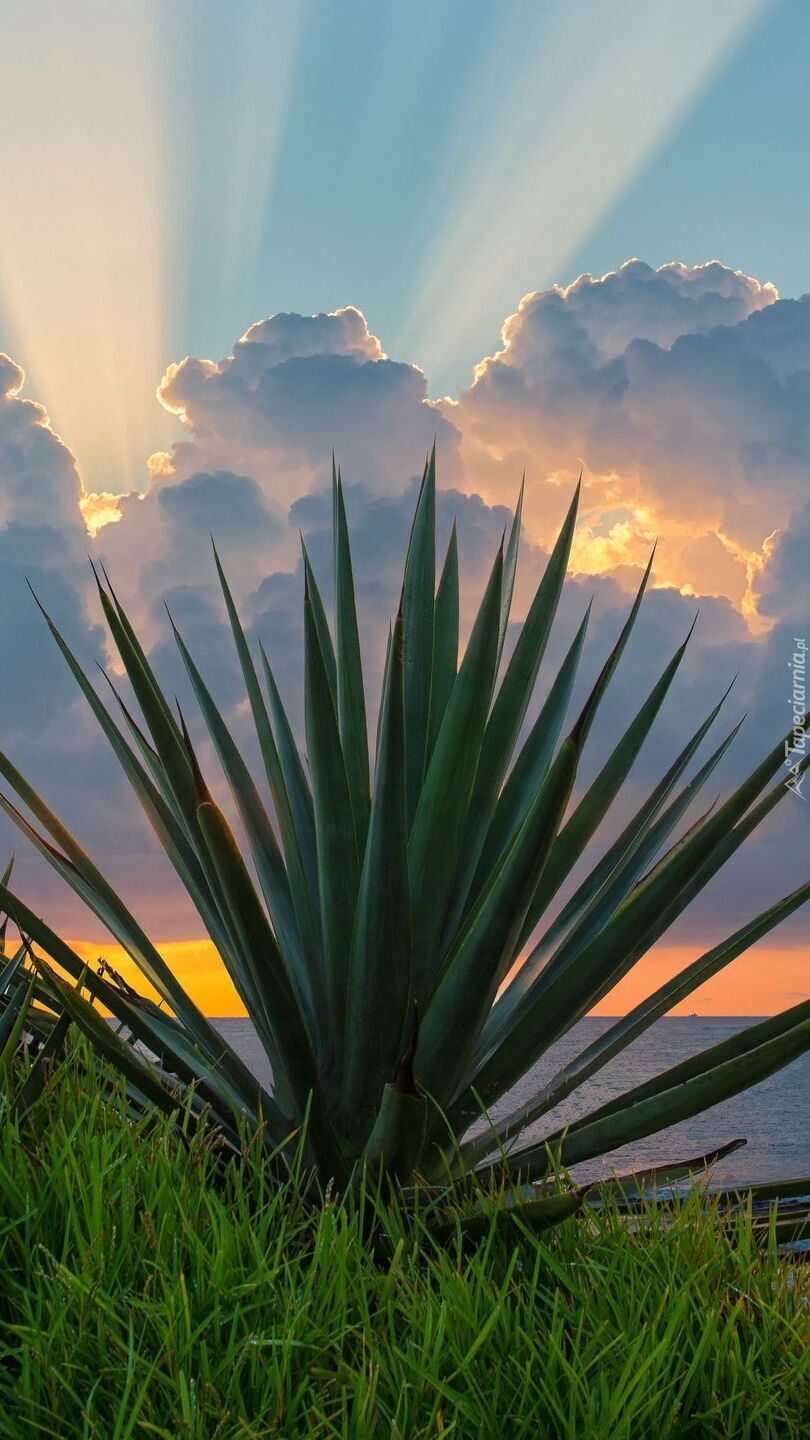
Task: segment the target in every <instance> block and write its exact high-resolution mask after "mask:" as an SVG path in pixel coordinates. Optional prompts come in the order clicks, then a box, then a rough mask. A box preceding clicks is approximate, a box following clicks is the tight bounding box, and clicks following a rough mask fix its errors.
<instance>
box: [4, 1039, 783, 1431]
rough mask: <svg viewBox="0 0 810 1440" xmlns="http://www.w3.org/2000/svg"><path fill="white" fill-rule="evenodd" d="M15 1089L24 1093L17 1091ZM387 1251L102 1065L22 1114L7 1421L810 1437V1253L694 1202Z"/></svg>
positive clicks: (8, 1196) (7, 1215) (11, 1185)
mask: <svg viewBox="0 0 810 1440" xmlns="http://www.w3.org/2000/svg"><path fill="white" fill-rule="evenodd" d="M0 1106H2V1101H0ZM386 1227H387V1242H388V1245H387V1258H385V1259H383V1260H381V1259H380V1255H379V1254H378V1255H377V1256H376V1258H375V1256H373V1255H372V1254H371V1253H370V1251H369V1247H368V1246H367V1245H366V1244H364V1242H363V1238H362V1233H361V1225H360V1221H359V1219H358V1217H357V1216H356V1215H349V1214H347V1213H346V1212H345V1211H344V1210H343V1209H342V1208H341V1207H340V1206H338V1205H336V1204H334V1203H325V1204H324V1205H322V1206H321V1207H320V1208H319V1209H318V1210H317V1212H316V1213H315V1214H313V1212H312V1210H311V1209H309V1208H307V1206H306V1204H305V1203H304V1201H303V1200H302V1198H301V1196H300V1194H299V1193H298V1191H297V1188H296V1186H295V1185H293V1184H292V1183H290V1184H288V1185H286V1186H285V1187H284V1188H283V1190H281V1191H280V1190H279V1189H278V1188H277V1187H276V1186H275V1185H273V1184H272V1183H271V1182H270V1180H269V1178H268V1176H267V1175H266V1173H263V1171H262V1168H261V1166H260V1164H259V1162H258V1160H257V1158H256V1157H255V1156H252V1157H251V1156H248V1158H247V1160H246V1161H245V1163H244V1164H243V1165H241V1166H239V1165H232V1166H230V1167H229V1168H228V1170H227V1172H226V1173H225V1174H224V1175H223V1173H222V1169H221V1166H220V1165H219V1164H218V1163H217V1161H216V1159H215V1157H214V1155H213V1154H212V1153H211V1150H210V1147H208V1146H206V1145H205V1144H202V1143H200V1142H199V1141H196V1142H192V1143H191V1146H190V1148H189V1147H187V1146H186V1145H185V1144H184V1143H182V1141H181V1139H180V1137H179V1135H178V1131H177V1127H176V1126H175V1125H173V1124H171V1123H167V1122H164V1121H162V1120H159V1121H157V1122H155V1123H152V1124H145V1123H133V1122H132V1121H131V1120H129V1119H127V1118H126V1117H125V1115H124V1113H123V1110H122V1107H121V1106H120V1105H118V1104H117V1103H116V1102H112V1103H102V1101H101V1100H100V1099H99V1096H98V1091H97V1082H96V1078H95V1076H94V1075H93V1073H92V1070H91V1068H90V1065H89V1062H87V1061H86V1060H83V1061H80V1062H76V1063H72V1064H71V1065H69V1066H68V1067H66V1069H64V1070H63V1072H62V1073H61V1075H59V1076H56V1077H54V1079H53V1081H52V1083H51V1085H50V1086H49V1089H48V1091H47V1093H46V1094H45V1096H44V1097H43V1099H42V1100H41V1101H40V1102H39V1103H38V1104H37V1106H36V1108H35V1110H34V1111H33V1112H32V1114H31V1115H29V1116H28V1117H27V1119H26V1120H25V1121H24V1122H19V1121H18V1120H17V1119H16V1118H15V1117H14V1116H10V1115H8V1114H7V1113H5V1111H4V1112H3V1113H2V1119H0V1359H1V1360H2V1363H1V1364H0V1434H1V1435H2V1436H3V1437H13V1440H28V1437H35V1436H38V1435H48V1436H50V1437H52V1440H72V1437H82V1440H130V1437H131V1440H138V1437H149V1436H153V1437H154V1436H158V1437H164V1440H186V1437H188V1440H214V1437H216V1440H237V1437H240V1440H246V1437H255V1440H259V1437H262V1440H263V1437H268V1436H280V1437H284V1440H299V1437H300V1440H304V1437H306V1440H321V1437H324V1440H325V1437H341V1440H349V1437H358V1440H360V1437H372V1436H373V1437H378V1436H379V1437H386V1440H387V1437H409V1440H410V1437H413V1440H416V1437H427V1436H443V1437H448V1436H453V1437H459V1440H460V1437H476V1440H477V1437H481V1440H490V1437H492V1440H495V1437H500V1436H503V1437H508V1440H523V1437H526V1440H546V1437H557V1436H564V1437H567V1440H583V1437H591V1436H593V1437H599V1440H644V1437H646V1436H650V1437H655V1440H667V1437H675V1436H677V1437H681V1436H695V1437H714V1436H717V1437H721V1436H722V1437H730V1436H733V1437H736V1436H751V1437H753V1436H773V1437H779V1440H785V1437H790V1436H806V1435H808V1434H810V1304H809V1303H808V1301H809V1300H810V1266H801V1265H799V1266H797V1267H795V1269H793V1270H791V1268H790V1267H789V1265H788V1264H787V1263H786V1262H785V1261H784V1260H782V1259H780V1258H779V1257H778V1256H777V1255H776V1254H775V1253H774V1251H773V1250H772V1249H771V1250H763V1249H761V1248H759V1247H758V1246H757V1245H755V1244H754V1243H753V1241H752V1238H751V1231H750V1224H749V1223H748V1222H747V1221H746V1220H745V1219H741V1220H740V1222H739V1224H738V1226H737V1231H736V1233H735V1234H734V1236H729V1235H728V1234H727V1233H726V1232H725V1231H724V1230H723V1228H722V1226H721V1224H720V1223H719V1221H718V1219H717V1217H716V1215H715V1214H714V1213H713V1212H712V1210H711V1207H708V1208H707V1206H706V1205H705V1203H704V1204H703V1205H702V1206H701V1204H700V1200H699V1197H693V1198H692V1199H690V1200H689V1201H687V1202H685V1203H683V1204H682V1205H680V1206H679V1207H678V1208H676V1209H675V1210H674V1211H671V1210H667V1211H665V1210H663V1209H656V1208H654V1207H650V1208H649V1210H648V1211H647V1212H646V1213H645V1214H644V1215H643V1216H642V1217H641V1219H640V1222H639V1224H638V1225H637V1226H635V1227H632V1228H631V1227H629V1226H628V1225H627V1224H626V1223H625V1222H623V1221H622V1220H620V1219H619V1218H618V1217H617V1215H616V1213H615V1211H613V1210H608V1211H606V1212H605V1213H602V1214H599V1215H597V1214H593V1213H589V1214H587V1215H585V1216H583V1217H580V1218H577V1219H575V1220H569V1221H567V1222H566V1223H565V1224H564V1225H562V1226H560V1227H558V1228H557V1229H556V1230H554V1231H549V1232H546V1233H545V1234H543V1235H541V1236H536V1235H532V1234H531V1233H529V1232H528V1231H526V1230H524V1229H523V1228H522V1227H521V1225H520V1222H519V1221H518V1222H516V1223H515V1225H513V1226H510V1227H509V1230H508V1231H505V1230H498V1231H497V1232H495V1231H493V1233H492V1234H491V1235H490V1236H489V1238H488V1239H486V1240H485V1241H483V1242H481V1243H480V1244H479V1245H478V1246H477V1247H476V1248H475V1249H474V1250H473V1251H471V1252H464V1251H462V1249H461V1247H460V1246H459V1245H457V1244H455V1243H453V1244H451V1245H450V1246H449V1247H448V1248H447V1249H446V1250H444V1251H441V1250H439V1249H437V1248H436V1247H435V1246H434V1245H432V1244H431V1243H429V1242H426V1241H425V1238H424V1235H423V1234H422V1233H421V1232H420V1228H419V1225H418V1223H417V1222H416V1221H415V1220H414V1219H413V1217H412V1216H410V1217H409V1216H408V1215H407V1214H403V1213H402V1212H401V1211H399V1212H397V1213H394V1212H391V1213H390V1214H389V1215H388V1218H387V1220H386Z"/></svg>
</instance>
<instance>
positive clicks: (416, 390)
mask: <svg viewBox="0 0 810 1440" xmlns="http://www.w3.org/2000/svg"><path fill="white" fill-rule="evenodd" d="M159 395H160V399H161V401H162V403H163V405H164V406H166V408H167V409H169V410H171V411H173V412H174V413H175V414H176V415H177V416H178V417H179V419H180V420H181V421H182V424H183V426H184V428H185V430H186V434H187V437H188V438H187V439H186V440H185V441H183V442H181V443H180V444H178V445H177V446H175V448H174V451H173V452H172V456H171V463H170V466H169V465H167V464H166V463H165V461H161V462H159V466H158V469H159V473H160V476H161V478H162V479H163V480H164V481H165V480H166V479H176V478H177V477H178V476H179V477H182V476H184V475H187V474H189V473H190V472H191V471H196V470H199V469H201V468H203V467H204V468H206V469H212V468H228V469H232V470H237V471H239V472H240V473H245V474H250V475H252V476H253V477H254V478H255V479H256V480H257V481H258V483H259V484H260V485H261V486H262V488H263V490H264V491H265V493H266V494H267V495H268V496H270V497H272V498H273V499H277V500H281V501H286V502H287V503H288V504H289V503H290V502H291V501H292V500H294V499H295V498H296V497H297V496H298V495H300V494H303V493H305V492H306V491H307V490H309V489H311V488H313V486H315V485H317V484H318V483H321V482H322V481H323V479H324V478H325V475H326V473H327V466H328V463H329V455H330V452H331V451H332V449H335V450H336V451H337V453H338V454H339V455H340V457H341V462H342V464H343V467H344V470H345V472H346V474H347V476H350V477H351V479H352V480H353V481H354V482H356V483H358V484H364V485H367V486H369V488H370V489H372V490H373V491H374V492H377V493H378V492H379V491H381V490H382V491H383V492H385V491H387V492H388V493H394V494H395V493H397V492H398V491H399V490H400V489H401V488H402V485H403V483H404V482H405V481H407V479H408V478H409V476H410V475H411V474H412V472H413V468H414V464H416V465H418V464H419V459H418V457H419V456H420V454H424V452H425V451H426V450H427V449H428V447H429V446H430V444H431V442H432V440H433V437H434V435H436V434H438V437H439V439H440V442H441V444H442V448H443V453H444V454H445V471H446V473H447V474H448V478H452V477H453V472H454V469H455V445H456V442H457V436H456V433H455V430H454V428H453V426H452V424H451V422H450V421H448V420H447V419H445V418H444V417H443V416H442V415H440V414H438V413H437V412H436V411H435V410H434V409H433V407H432V406H431V405H430V404H429V403H428V400H427V382H426V380H425V376H424V374H423V373H422V371H421V370H420V369H418V367H417V366H415V365H404V364H401V363H399V362H396V361H393V360H389V359H388V358H387V357H386V356H385V355H384V354H383V351H382V348H381V346H380V342H379V340H378V339H377V338H376V336H374V335H372V334H371V333H370V331H369V329H368V326H367V324H366V321H365V319H364V317H363V316H362V315H361V313H360V311H359V310H356V309H354V308H353V307H348V308H346V309H343V310H338V311H336V312H334V313H333V314H330V315H311V316H304V315H273V316H271V317H270V319H268V320H263V321H262V322H261V323H260V324H257V325H253V326H251V328H250V329H249V330H248V331H247V332H246V334H245V335H243V336H242V338H241V340H239V341H237V343H236V345H235V346H234V350H233V354H232V355H229V356H227V357H226V358H225V359H224V360H221V361H219V363H215V362H214V361H211V360H194V359H186V360H183V361H181V363H180V364H179V365H171V366H170V367H169V369H168V370H167V372H166V375H165V376H164V378H163V381H162V382H161V385H160V390H159Z"/></svg>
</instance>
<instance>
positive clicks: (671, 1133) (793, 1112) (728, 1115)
mask: <svg viewBox="0 0 810 1440" xmlns="http://www.w3.org/2000/svg"><path fill="white" fill-rule="evenodd" d="M214 1023H215V1024H216V1026H217V1028H218V1029H219V1030H220V1031H221V1032H222V1034H223V1035H224V1036H225V1037H226V1038H227V1040H228V1041H229V1042H230V1044H231V1045H232V1046H233V1048H234V1049H235V1050H236V1051H237V1052H238V1053H239V1054H240V1055H241V1056H242V1058H243V1059H244V1061H245V1063H246V1064H247V1065H249V1066H250V1068H251V1070H253V1072H254V1073H255V1074H256V1076H257V1078H259V1079H260V1080H262V1081H263V1082H264V1083H265V1084H268V1083H269V1081H270V1078H271V1077H270V1070H269V1067H268V1065H267V1060H266V1058H265V1056H264V1052H263V1051H262V1048H261V1046H260V1044H259V1042H258V1040H257V1038H256V1033H255V1031H254V1029H253V1026H252V1025H251V1023H250V1021H249V1020H243V1019H226V1020H216V1021H215V1022H214ZM611 1023H612V1022H611V1021H610V1020H609V1019H607V1018H603V1017H600V1018H599V1019H587V1020H581V1021H580V1022H579V1024H578V1025H576V1026H575V1027H574V1028H573V1029H572V1030H571V1031H570V1032H569V1034H568V1035H566V1036H565V1037H564V1039H562V1040H561V1041H559V1042H558V1044H557V1045H555V1046H554V1047H553V1048H552V1049H551V1050H549V1051H548V1053H547V1055H546V1056H544V1058H543V1060H542V1061H541V1062H540V1063H539V1064H538V1065H536V1066H535V1067H534V1069H532V1070H530V1071H529V1072H528V1073H527V1075H526V1076H525V1077H524V1079H523V1080H522V1081H521V1083H520V1084H519V1085H517V1086H516V1087H515V1089H514V1090H513V1091H512V1092H511V1094H510V1096H509V1097H508V1100H507V1101H506V1102H505V1103H504V1104H501V1105H500V1106H499V1107H497V1109H496V1110H495V1111H494V1112H493V1114H494V1115H495V1116H496V1117H497V1116H498V1115H499V1114H503V1113H504V1112H505V1110H507V1109H512V1108H513V1106H514V1105H517V1104H519V1103H520V1102H521V1101H522V1100H525V1099H527V1098H528V1097H529V1096H530V1095H531V1094H532V1093H533V1092H534V1090H535V1089H537V1088H539V1086H540V1085H541V1084H542V1083H543V1082H544V1081H546V1080H548V1079H550V1078H551V1076H552V1075H553V1074H554V1072H555V1071H556V1070H558V1069H559V1067H560V1065H561V1064H563V1063H564V1062H565V1061H566V1060H567V1059H570V1058H571V1056H573V1055H576V1054H577V1052H578V1051H580V1050H582V1049H583V1048H584V1047H585V1046H586V1045H588V1044H590V1043H591V1042H592V1041H593V1040H594V1039H595V1037H596V1036H597V1035H599V1034H601V1033H602V1032H603V1031H604V1030H606V1029H607V1028H608V1026H609V1025H610V1024H611ZM752 1023H754V1021H753V1020H752V1018H751V1017H749V1016H746V1017H744V1018H742V1019H740V1018H738V1017H736V1016H723V1017H708V1016H695V1017H691V1016H689V1017H683V1018H681V1017H678V1018H673V1019H664V1020H659V1021H658V1022H657V1023H656V1024H655V1025H652V1026H651V1027H650V1029H649V1030H647V1031H646V1032H645V1034H644V1035H642V1036H640V1037H639V1038H638V1039H637V1040H636V1041H634V1043H633V1044H632V1045H629V1046H628V1047H627V1049H626V1050H624V1051H623V1052H622V1053H621V1055H618V1056H617V1057H616V1058H615V1059H614V1060H612V1061H611V1062H610V1064H608V1065H606V1066H605V1067H604V1068H603V1069H602V1070H600V1071H599V1072H598V1074H596V1075H594V1076H593V1077H592V1078H591V1079H590V1080H588V1081H586V1083H585V1084H584V1085H582V1086H581V1087H580V1089H579V1090H578V1091H576V1093H575V1094H573V1095H571V1096H569V1097H568V1099H567V1100H566V1101H565V1102H564V1103H563V1104H562V1105H559V1106H558V1107H557V1109H556V1110H555V1111H553V1112H550V1113H549V1114H548V1115H546V1116H544V1117H543V1119H542V1120H540V1121H538V1122H537V1124H535V1125H534V1126H530V1127H528V1128H527V1130H526V1132H525V1135H526V1137H527V1138H534V1137H537V1139H542V1137H543V1135H545V1134H549V1133H550V1132H551V1131H552V1130H553V1129H556V1128H557V1127H558V1126H560V1125H563V1124H565V1123H568V1122H570V1121H571V1120H574V1119H576V1118H577V1117H578V1116H579V1115H582V1114H584V1113H585V1112H586V1111H587V1110H592V1109H595V1108H596V1106H598V1105H602V1104H604V1103H605V1101H607V1100H610V1099H612V1098H613V1096H614V1095H618V1094H620V1093H621V1092H622V1091H623V1090H628V1089H630V1088H631V1087H632V1086H634V1085H638V1084H640V1083H641V1082H642V1081H644V1080H647V1079H649V1078H650V1076H652V1075H655V1074H658V1073H659V1072H660V1071H661V1070H666V1069H668V1068H669V1067H670V1066H671V1065H677V1064H678V1063H679V1062H680V1061H681V1060H685V1059H687V1058H688V1057H689V1056H690V1055H694V1054H695V1053H696V1052H697V1051H699V1050H705V1049H707V1048H708V1047H709V1046H711V1045H716V1044H718V1042H719V1041H721V1040H725V1039H727V1038H728V1036H730V1035H734V1034H736V1033H737V1032H738V1031H740V1030H742V1029H744V1028H745V1027H746V1026H747V1025H750V1024H752ZM740 1136H744V1137H745V1139H746V1142H747V1143H746V1145H745V1146H744V1148H743V1149H741V1150H738V1151H737V1152H736V1153H735V1154H733V1155H730V1156H729V1157H728V1159H726V1160H725V1161H723V1162H721V1163H720V1164H719V1165H717V1166H716V1167H715V1169H714V1171H713V1175H712V1180H713V1182H714V1183H716V1184H724V1185H725V1184H737V1183H740V1182H744V1181H749V1182H753V1181H757V1180H770V1179H774V1178H776V1177H779V1178H781V1179H787V1178H794V1177H798V1176H804V1175H810V1053H809V1054H807V1055H804V1056H802V1058H801V1059H799V1060H795V1061H794V1062H793V1063H792V1064H791V1065H788V1066H787V1067H786V1068H785V1069H784V1070H781V1071H779V1072H778V1073H777V1074H776V1075H772V1076H771V1077H770V1079H769V1080H764V1081H762V1083H761V1084H759V1085H756V1086H754V1088H753V1089H751V1090H748V1091H745V1092H744V1093H743V1094H741V1095H737V1096H735V1097H734V1098H733V1099H732V1100H725V1101H723V1102H722V1103H721V1104H720V1105H715V1106H713V1107H712V1108H711V1109H710V1110H706V1111H704V1113H703V1114H702V1115H696V1116H695V1117H694V1118H693V1119H692V1120H687V1121H684V1122H683V1123H681V1124H679V1125H672V1126H670V1127H669V1129H667V1130H662V1131H661V1132H660V1133H659V1134H657V1135H650V1136H648V1138H647V1139H646V1140H639V1141H637V1142H636V1143H635V1144H634V1145H626V1146H624V1147H623V1148H622V1149H620V1150H614V1151H613V1152H612V1153H611V1154H610V1155H607V1156H604V1157H602V1158H601V1159H599V1160H594V1161H591V1162H589V1163H588V1164H585V1165H581V1166H578V1167H576V1168H575V1169H574V1170H573V1171H572V1173H573V1174H574V1175H575V1176H577V1177H578V1178H579V1179H581V1180H590V1179H595V1178H598V1177H599V1176H601V1175H609V1174H610V1173H611V1172H612V1171H618V1172H622V1171H625V1170H632V1169H634V1168H640V1167H644V1168H647V1167H648V1166H652V1165H661V1164H664V1163H665V1162H666V1161H669V1160H675V1159H684V1158H690V1157H692V1156H695V1155H702V1154H705V1153H706V1152H707V1151H709V1150H713V1149H716V1148H717V1147H718V1146H720V1145H723V1144H725V1143H726V1142H727V1141H729V1140H735V1139H737V1138H738V1137H740Z"/></svg>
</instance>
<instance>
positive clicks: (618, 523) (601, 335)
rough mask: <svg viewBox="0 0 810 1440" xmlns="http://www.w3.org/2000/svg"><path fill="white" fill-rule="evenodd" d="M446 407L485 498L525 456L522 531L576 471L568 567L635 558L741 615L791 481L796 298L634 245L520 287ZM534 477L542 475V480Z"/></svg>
mask: <svg viewBox="0 0 810 1440" xmlns="http://www.w3.org/2000/svg"><path fill="white" fill-rule="evenodd" d="M442 408H443V410H444V412H445V414H447V415H448V416H451V417H452V419H453V423H454V424H455V425H456V426H457V428H458V429H459V430H460V432H461V434H462V459H463V463H464V466H465V473H466V475H467V477H468V479H473V483H474V484H475V486H476V488H477V489H479V490H480V491H481V493H482V494H483V495H484V496H485V497H486V498H497V499H501V498H503V496H504V495H505V494H506V493H508V490H509V489H510V488H511V484H512V483H513V476H514V473H515V470H516V468H519V467H522V466H523V465H525V466H526V467H527V471H528V476H529V495H530V499H531V510H532V514H533V517H534V518H533V522H532V523H533V524H534V526H535V533H537V534H539V535H540V536H543V535H544V534H545V533H547V530H548V527H549V526H550V524H551V522H552V521H553V520H556V518H557V517H558V515H559V513H560V510H561V508H562V497H561V496H559V494H558V492H557V490H556V489H555V485H554V483H553V482H555V481H559V480H560V479H561V478H568V477H570V476H571V475H573V474H575V473H576V471H577V469H578V468H579V467H580V466H581V467H582V468H583V469H584V472H585V487H586V488H585V507H584V518H585V523H584V525H583V528H582V530H581V532H580V535H579V537H578V543H577V550H576V552H575V563H576V564H577V565H578V567H579V568H580V569H581V570H583V571H586V572H587V571H596V572H600V571H613V570H615V569H616V568H617V566H619V565H621V564H622V563H630V564H639V563H641V561H642V559H643V557H644V555H645V553H646V552H647V551H648V549H649V544H650V541H651V539H652V537H653V536H654V535H655V534H658V535H660V537H661V545H660V548H659V553H658V561H657V570H656V577H657V580H658V582H659V583H667V584H670V585H675V586H677V587H679V588H685V589H690V590H692V591H693V592H695V593H704V594H706V593H708V594H715V595H721V596H726V597H727V598H729V599H730V600H732V602H733V603H734V604H735V606H737V607H738V608H742V609H745V610H747V612H748V613H749V614H752V613H753V610H754V600H753V583H754V581H755V579H756V576H757V573H758V572H759V570H760V569H761V567H762V565H763V564H764V563H765V562H766V560H767V547H768V543H769V537H771V535H772V534H773V532H774V530H775V528H776V527H778V526H780V525H784V524H785V523H786V521H787V519H788V517H789V515H790V513H791V511H792V510H793V509H795V508H796V506H797V504H798V503H799V502H800V501H801V499H803V498H804V497H805V496H806V493H807V483H808V479H807V477H808V467H809V466H810V299H804V300H801V301H785V300H780V299H779V298H778V296H777V294H776V291H775V290H774V289H773V287H772V286H770V285H761V284H759V282H758V281H756V280H753V279H751V278H750V277H748V276H745V275H740V274H738V273H737V272H734V271H732V270H729V269H728V268H727V267H725V266H723V265H720V264H718V263H716V262H713V263H712V264H709V265H705V266H698V267H694V268H691V269H690V268H688V267H686V266H683V265H667V266H664V267H662V268H661V269H659V270H652V269H651V268H650V267H649V266H647V265H644V264H642V263H641V262H640V261H637V260H634V261H630V262H628V263H627V264H626V265H624V266H622V268H621V269H620V270H618V271H616V272H614V273H612V274H610V275H607V276H604V277H603V278H602V279H594V278H593V277H592V276H590V275H585V276H582V277H580V279H579V280H577V281H576V282H575V284H573V285H572V286H570V287H568V289H561V288H560V287H558V286H555V287H553V288H551V289H550V290H546V291H539V292H534V293H532V294H530V295H527V296H525V297H524V299H523V301H522V302H521V305H520V308H519V310H518V311H517V312H516V314H515V315H513V316H511V317H510V318H509V319H508V320H507V321H506V324H505V326H504V330H503V348H502V349H501V350H499V351H498V352H497V353H496V354H495V355H493V356H491V357H489V358H488V359H486V360H483V361H482V362H481V364H480V365H478V366H477V367H476V372H475V376H474V379H473V383H472V384H471V386H470V387H469V388H468V389H467V390H466V391H464V392H462V394H461V395H460V396H459V398H458V400H457V401H455V402H450V401H446V402H444V404H443V406H442ZM549 482H552V483H551V484H549Z"/></svg>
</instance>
